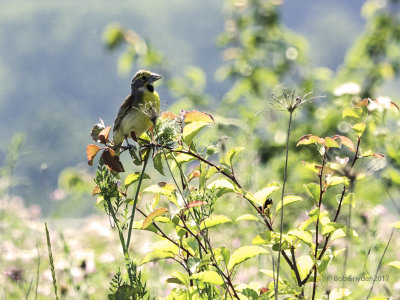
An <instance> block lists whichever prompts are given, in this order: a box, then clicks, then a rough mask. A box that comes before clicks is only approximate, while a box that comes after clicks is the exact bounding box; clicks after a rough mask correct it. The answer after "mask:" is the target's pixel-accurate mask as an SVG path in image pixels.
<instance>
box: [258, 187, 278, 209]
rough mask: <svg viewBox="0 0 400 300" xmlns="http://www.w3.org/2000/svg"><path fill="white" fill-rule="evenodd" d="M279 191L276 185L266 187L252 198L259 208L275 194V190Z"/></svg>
mask: <svg viewBox="0 0 400 300" xmlns="http://www.w3.org/2000/svg"><path fill="white" fill-rule="evenodd" d="M279 189H280V187H279V186H276V185H271V186H268V187H266V188H263V189H262V190H259V191H257V192H256V193H255V194H254V196H253V197H254V200H255V202H256V203H257V204H258V205H259V206H263V205H264V202H265V200H267V198H268V197H269V196H270V195H271V194H272V193H273V192H275V191H276V190H279Z"/></svg>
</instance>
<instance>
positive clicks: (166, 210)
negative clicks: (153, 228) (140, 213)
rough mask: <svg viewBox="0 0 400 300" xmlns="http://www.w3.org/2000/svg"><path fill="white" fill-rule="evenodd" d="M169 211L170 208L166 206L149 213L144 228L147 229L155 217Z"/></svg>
mask: <svg viewBox="0 0 400 300" xmlns="http://www.w3.org/2000/svg"><path fill="white" fill-rule="evenodd" d="M166 212H168V209H167V208H165V207H160V208H157V209H156V210H155V211H153V212H152V213H151V214H149V215H148V216H147V217H146V219H144V221H143V224H142V229H146V228H147V227H148V226H149V225H150V224H151V223H153V220H154V218H156V217H158V216H161V215H162V214H164V213H166Z"/></svg>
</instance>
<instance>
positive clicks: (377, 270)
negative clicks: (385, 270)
mask: <svg viewBox="0 0 400 300" xmlns="http://www.w3.org/2000/svg"><path fill="white" fill-rule="evenodd" d="M393 233H394V228H393V229H392V233H391V234H390V237H389V240H388V242H387V244H386V247H385V250H384V251H383V254H382V257H381V259H380V260H379V263H378V266H377V267H376V271H375V275H374V277H373V278H372V279H375V278H376V276H377V275H378V272H379V269H380V268H381V265H382V260H383V258H384V257H385V255H386V251H387V249H388V248H389V244H390V241H391V240H392V237H393ZM374 285H375V280H372V286H371V288H370V290H369V293H368V296H367V298H366V299H369V296H371V293H372V290H373V288H374Z"/></svg>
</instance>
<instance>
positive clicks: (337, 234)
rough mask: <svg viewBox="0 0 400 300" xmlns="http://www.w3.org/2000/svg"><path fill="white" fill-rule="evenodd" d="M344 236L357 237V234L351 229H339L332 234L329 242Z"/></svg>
mask: <svg viewBox="0 0 400 300" xmlns="http://www.w3.org/2000/svg"><path fill="white" fill-rule="evenodd" d="M345 236H351V237H358V234H357V232H355V231H354V230H353V229H350V228H347V227H344V228H339V229H337V230H335V231H334V232H333V233H332V235H331V241H334V240H337V239H339V238H342V237H345Z"/></svg>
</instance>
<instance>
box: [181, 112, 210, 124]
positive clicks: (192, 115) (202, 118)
mask: <svg viewBox="0 0 400 300" xmlns="http://www.w3.org/2000/svg"><path fill="white" fill-rule="evenodd" d="M183 121H184V122H185V123H186V124H189V123H194V122H205V123H210V124H212V123H214V118H213V117H212V116H211V115H210V114H208V113H205V112H201V111H198V110H192V111H188V112H186V113H185V116H184V117H183Z"/></svg>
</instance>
